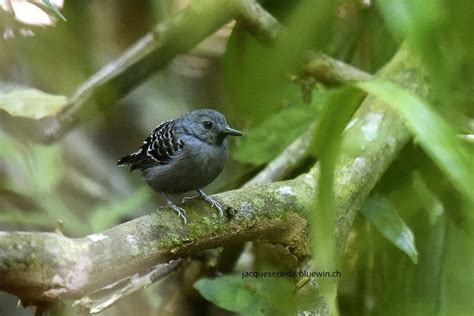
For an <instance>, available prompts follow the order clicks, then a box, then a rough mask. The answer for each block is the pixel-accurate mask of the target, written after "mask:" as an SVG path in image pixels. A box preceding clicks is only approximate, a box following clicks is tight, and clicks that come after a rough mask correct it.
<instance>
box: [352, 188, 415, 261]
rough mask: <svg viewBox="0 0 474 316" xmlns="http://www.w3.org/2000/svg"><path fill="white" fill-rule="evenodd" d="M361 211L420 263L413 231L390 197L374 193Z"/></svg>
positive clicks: (411, 257)
mask: <svg viewBox="0 0 474 316" xmlns="http://www.w3.org/2000/svg"><path fill="white" fill-rule="evenodd" d="M361 211H362V214H364V216H365V218H367V220H369V222H370V223H372V225H374V226H375V227H376V228H377V230H378V231H379V232H380V233H381V234H382V235H384V236H385V237H386V238H387V239H388V240H389V241H390V242H391V243H392V244H394V245H395V246H396V247H397V248H399V249H400V250H401V251H403V252H404V253H405V254H407V255H408V256H409V257H410V259H411V260H412V261H413V262H414V263H415V264H416V263H418V252H417V250H416V247H415V237H414V236H413V232H412V231H411V229H410V228H409V227H408V226H407V225H406V224H405V222H404V221H403V220H402V219H401V217H400V215H398V213H397V211H396V210H395V208H394V207H393V205H392V204H391V203H390V201H389V200H388V199H386V198H385V197H383V196H381V195H372V196H370V197H369V198H368V199H367V200H366V201H365V203H364V205H363V206H362V209H361Z"/></svg>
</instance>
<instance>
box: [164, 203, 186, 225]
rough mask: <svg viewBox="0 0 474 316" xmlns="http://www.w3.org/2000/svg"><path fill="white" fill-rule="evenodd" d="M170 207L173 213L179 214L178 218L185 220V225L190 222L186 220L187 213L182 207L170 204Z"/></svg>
mask: <svg viewBox="0 0 474 316" xmlns="http://www.w3.org/2000/svg"><path fill="white" fill-rule="evenodd" d="M168 206H169V207H171V208H172V209H173V211H175V212H176V213H177V214H178V216H179V217H180V218H181V219H182V220H183V223H184V225H186V224H187V222H188V220H187V219H186V211H185V210H184V209H183V208H182V207H179V206H177V205H174V204H169V203H168Z"/></svg>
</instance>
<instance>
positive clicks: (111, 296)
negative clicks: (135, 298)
mask: <svg viewBox="0 0 474 316" xmlns="http://www.w3.org/2000/svg"><path fill="white" fill-rule="evenodd" d="M184 261H185V259H182V258H179V259H176V260H173V261H171V262H169V263H164V264H158V265H156V266H154V267H152V268H151V269H150V270H149V271H148V272H146V273H145V274H138V273H136V274H134V275H132V276H129V277H126V278H124V279H122V280H119V281H117V282H115V283H113V284H110V285H107V286H105V287H103V288H101V289H99V290H96V291H94V292H92V293H90V294H88V295H87V296H84V297H82V298H81V299H80V300H77V301H75V302H74V303H73V306H79V307H80V308H81V309H85V310H87V312H88V313H90V314H97V313H100V312H102V311H103V310H105V309H107V308H108V307H110V306H111V305H112V304H114V303H115V302H117V301H118V300H120V299H122V298H124V297H126V296H128V295H130V294H132V293H135V292H136V291H138V290H141V289H143V288H146V287H148V286H150V285H151V284H153V283H155V282H157V281H159V280H161V279H163V278H164V277H165V276H167V275H169V274H171V273H173V272H174V271H176V270H177V269H178V268H179V267H181V266H182V265H183V263H184Z"/></svg>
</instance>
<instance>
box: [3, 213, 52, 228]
mask: <svg viewBox="0 0 474 316" xmlns="http://www.w3.org/2000/svg"><path fill="white" fill-rule="evenodd" d="M54 220H55V219H54V218H52V217H50V216H49V215H48V214H44V213H41V212H37V211H29V212H25V211H21V210H12V209H2V210H0V223H2V224H5V225H31V226H35V227H38V226H40V227H48V228H51V227H52V226H53V225H54V224H55V221H54Z"/></svg>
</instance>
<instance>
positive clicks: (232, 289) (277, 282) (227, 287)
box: [194, 275, 295, 315]
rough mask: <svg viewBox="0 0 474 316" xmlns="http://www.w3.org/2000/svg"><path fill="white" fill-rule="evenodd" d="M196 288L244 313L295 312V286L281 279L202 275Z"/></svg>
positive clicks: (204, 294)
mask: <svg viewBox="0 0 474 316" xmlns="http://www.w3.org/2000/svg"><path fill="white" fill-rule="evenodd" d="M194 287H195V288H196V289H197V290H198V291H199V293H201V295H202V296H204V298H205V299H207V300H208V301H210V302H212V303H214V304H215V305H217V306H219V307H221V308H224V309H226V310H229V311H233V312H237V313H241V314H244V315H269V314H271V313H276V314H277V315H294V314H295V308H294V304H293V303H294V302H293V300H292V298H293V286H292V285H291V283H290V282H288V281H287V280H285V279H281V278H260V279H255V278H245V279H243V278H242V277H241V276H240V275H228V276H223V277H219V278H215V279H209V278H201V279H199V280H198V281H197V282H196V283H195V284H194Z"/></svg>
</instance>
